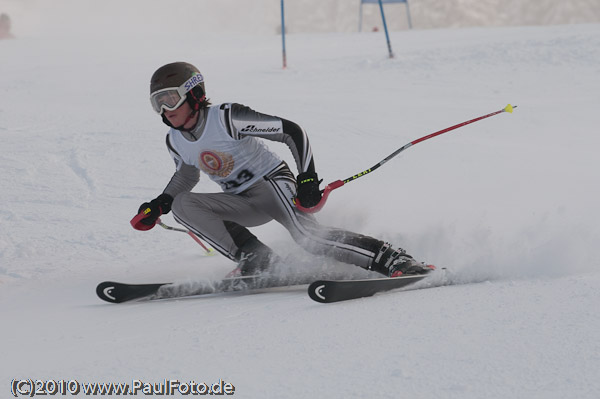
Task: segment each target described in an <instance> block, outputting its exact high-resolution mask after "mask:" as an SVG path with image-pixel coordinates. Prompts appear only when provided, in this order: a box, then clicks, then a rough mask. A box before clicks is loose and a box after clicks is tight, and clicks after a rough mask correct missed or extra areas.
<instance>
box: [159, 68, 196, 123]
mask: <svg viewBox="0 0 600 399" xmlns="http://www.w3.org/2000/svg"><path fill="white" fill-rule="evenodd" d="M202 82H204V78H203V77H202V75H201V74H199V73H196V74H194V75H193V76H192V77H191V78H189V79H188V80H186V81H185V82H184V83H183V84H182V85H181V86H179V87H167V88H165V89H160V90H156V91H155V92H153V93H151V94H150V103H151V104H152V109H154V111H156V112H157V113H158V114H162V113H163V112H164V111H174V110H176V109H177V108H179V107H180V106H181V104H183V102H184V101H185V99H186V93H187V92H188V91H190V90H192V89H193V88H194V87H196V86H197V85H199V84H200V83H202Z"/></svg>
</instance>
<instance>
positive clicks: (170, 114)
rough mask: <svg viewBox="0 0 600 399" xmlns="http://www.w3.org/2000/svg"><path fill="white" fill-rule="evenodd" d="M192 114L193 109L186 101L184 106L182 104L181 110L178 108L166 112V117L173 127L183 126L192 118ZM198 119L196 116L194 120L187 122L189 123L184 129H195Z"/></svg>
mask: <svg viewBox="0 0 600 399" xmlns="http://www.w3.org/2000/svg"><path fill="white" fill-rule="evenodd" d="M191 113H192V107H190V105H189V104H188V103H187V101H186V102H184V103H183V104H181V106H180V107H179V108H176V109H175V110H173V111H165V117H166V118H167V120H168V121H169V123H170V124H171V125H173V126H181V125H183V124H184V123H185V122H186V120H187V118H188V116H190V114H191ZM197 117H198V116H197V114H196V115H195V116H194V118H192V119H190V120H189V121H187V123H186V125H185V126H184V127H185V128H190V127H193V126H194V125H195V124H196V119H197Z"/></svg>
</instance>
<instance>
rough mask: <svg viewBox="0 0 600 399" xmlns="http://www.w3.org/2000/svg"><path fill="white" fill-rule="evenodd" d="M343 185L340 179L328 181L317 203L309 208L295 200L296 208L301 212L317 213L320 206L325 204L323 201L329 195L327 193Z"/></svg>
mask: <svg viewBox="0 0 600 399" xmlns="http://www.w3.org/2000/svg"><path fill="white" fill-rule="evenodd" d="M343 185H344V182H343V181H342V180H336V181H334V182H331V183H329V184H328V185H327V186H325V190H323V196H322V197H321V201H319V203H318V204H317V205H315V206H313V207H311V208H305V207H303V206H302V205H300V202H298V201H296V202H295V203H296V208H298V209H299V210H301V211H302V212H305V213H317V212H319V211H320V210H321V208H323V207H324V206H325V203H326V202H327V197H329V194H330V193H331V192H332V191H333V190H335V189H336V188H340V187H342V186H343Z"/></svg>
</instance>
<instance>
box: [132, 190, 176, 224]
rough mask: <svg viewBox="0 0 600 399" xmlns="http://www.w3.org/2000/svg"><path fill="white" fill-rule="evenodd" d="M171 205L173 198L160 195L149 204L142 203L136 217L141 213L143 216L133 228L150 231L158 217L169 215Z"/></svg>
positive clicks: (167, 195)
mask: <svg viewBox="0 0 600 399" xmlns="http://www.w3.org/2000/svg"><path fill="white" fill-rule="evenodd" d="M171 204H173V197H171V196H170V195H169V194H161V195H159V196H158V197H156V198H154V199H153V200H152V201H150V202H144V203H143V204H142V205H141V206H140V208H139V209H138V215H139V214H140V213H143V214H144V215H145V216H144V218H143V219H141V220H140V221H139V222H138V223H136V224H135V225H134V226H133V227H134V228H135V229H137V230H150V229H151V228H153V227H154V226H155V225H156V221H157V220H158V218H159V217H160V215H164V214H165V213H169V212H170V211H171Z"/></svg>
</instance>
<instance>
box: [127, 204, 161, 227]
mask: <svg viewBox="0 0 600 399" xmlns="http://www.w3.org/2000/svg"><path fill="white" fill-rule="evenodd" d="M149 209H150V208H148V209H144V210H142V211H141V212H140V213H138V214H137V215H135V216H134V217H133V219H131V221H130V222H129V223H131V227H133V228H134V229H136V230H141V231H146V230H150V229H151V228H153V227H154V226H155V225H156V222H155V223H154V224H151V225H147V224H144V223H142V219H144V218H145V217H146V215H147V212H146V211H148V210H149Z"/></svg>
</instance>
